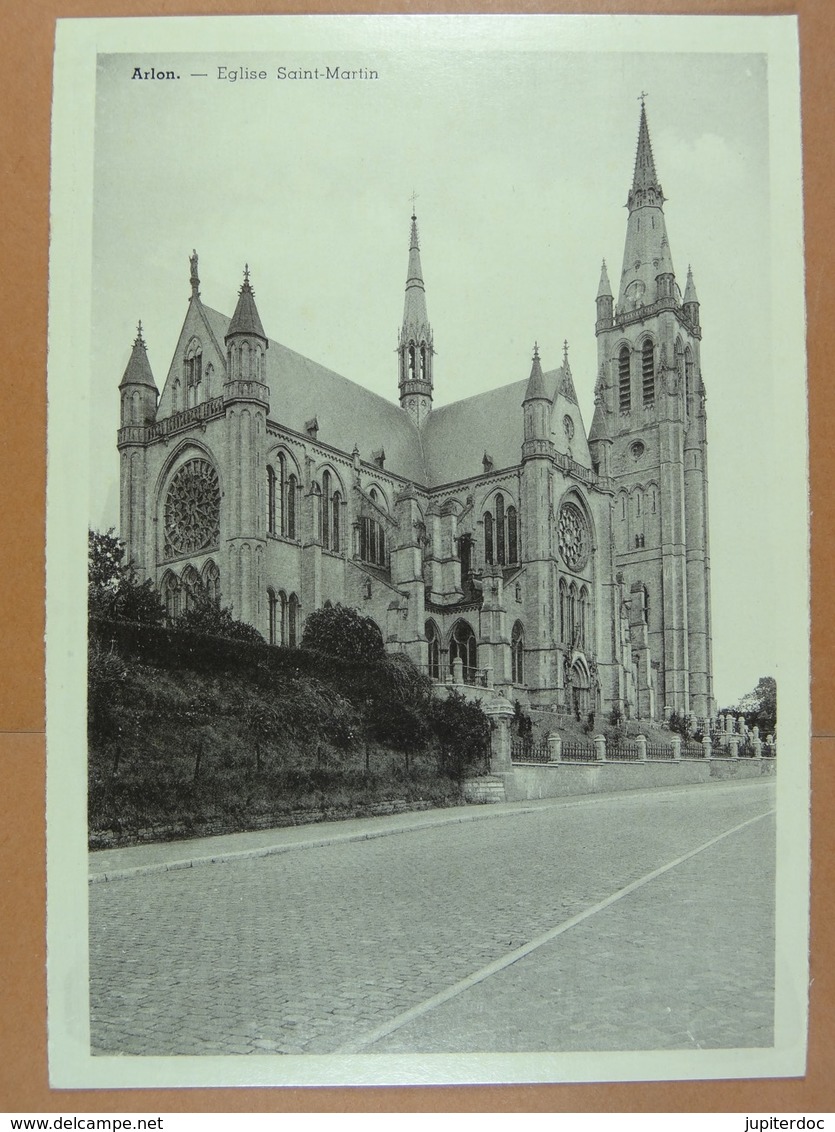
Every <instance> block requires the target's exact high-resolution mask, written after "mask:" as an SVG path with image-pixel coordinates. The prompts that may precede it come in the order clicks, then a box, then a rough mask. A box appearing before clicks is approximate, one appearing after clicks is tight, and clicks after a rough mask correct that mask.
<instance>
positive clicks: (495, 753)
mask: <svg viewBox="0 0 835 1132" xmlns="http://www.w3.org/2000/svg"><path fill="white" fill-rule="evenodd" d="M484 714H485V715H486V716H487V718H488V719H489V720H490V725H491V731H490V773H491V774H510V773H512V771H513V762H512V760H511V758H510V723H511V720H512V719H513V707H512V705H511V703H510V701H509V700H506V699H505V698H504V697H503V696H496V697H495V699H492V700H491V701H490V702H489V703H488V704H485V705H484Z"/></svg>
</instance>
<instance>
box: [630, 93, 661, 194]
mask: <svg viewBox="0 0 835 1132" xmlns="http://www.w3.org/2000/svg"><path fill="white" fill-rule="evenodd" d="M645 97H646V96H645V95H641V120H640V122H639V124H638V148H637V150H636V151H635V172H634V173H633V175H632V188H631V189H630V191H629V198H628V200H627V207H628V208H629V211H630V212H631V211H632V209H633V208H641V207H642V206H643V205H645V204H652V205H657V206H658V207H659V208H660V207H661V205H662V204H663V203H664V194H663V192H662V191H661V185H660V183H659V181H658V174H657V173H656V172H655V158H654V157H653V156H652V142H651V141H650V139H649V125H648V124H647V108H646V105H645V103H644V98H645Z"/></svg>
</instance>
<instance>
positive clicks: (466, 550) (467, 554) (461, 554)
mask: <svg viewBox="0 0 835 1132" xmlns="http://www.w3.org/2000/svg"><path fill="white" fill-rule="evenodd" d="M458 559H459V561H460V563H461V584H462V585H463V584H464V582H465V581H466V580H467V576H468V575H469V574H470V573H471V572H472V569H473V536H472V535H471V534H463V535H461V537H460V538H459V540H458Z"/></svg>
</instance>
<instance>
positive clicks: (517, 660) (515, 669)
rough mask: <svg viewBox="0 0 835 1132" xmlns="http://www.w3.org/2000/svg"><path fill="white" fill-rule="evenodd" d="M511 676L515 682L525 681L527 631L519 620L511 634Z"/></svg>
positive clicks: (521, 682) (522, 682)
mask: <svg viewBox="0 0 835 1132" xmlns="http://www.w3.org/2000/svg"><path fill="white" fill-rule="evenodd" d="M510 678H511V680H512V681H513V683H514V684H524V683H525V631H524V629H523V628H522V625H521V622H519V621H517V622H516V624H515V625H514V626H513V632H512V633H511V635H510Z"/></svg>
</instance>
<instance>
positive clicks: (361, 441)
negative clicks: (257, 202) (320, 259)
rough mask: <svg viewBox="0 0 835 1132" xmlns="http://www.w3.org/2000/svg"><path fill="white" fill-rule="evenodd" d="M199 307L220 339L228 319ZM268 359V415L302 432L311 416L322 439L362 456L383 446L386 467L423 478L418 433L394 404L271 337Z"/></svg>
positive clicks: (367, 457)
mask: <svg viewBox="0 0 835 1132" xmlns="http://www.w3.org/2000/svg"><path fill="white" fill-rule="evenodd" d="M203 309H204V311H205V314H206V318H207V321H208V322H209V325H210V326H211V329H212V333H213V334H214V335H215V337H217V338H219V339H220V340H221V341H223V338H224V337H225V336H226V335H227V334H229V333H230V331H229V323H230V320H229V319H228V318H226V316H225V315H222V314H220V312H219V311H215V310H212V309H211V308H210V307H205V306H204V308H203ZM266 361H267V385H268V386H269V387H270V419H271V420H274V421H276V423H278V424H282V425H286V427H287V428H290V429H292V430H293V431H294V432H298V433H301V434H304V433H305V431H306V425H307V422H308V421H310V420H312V419H313V418H314V417H315V418H316V419H317V421H318V423H319V430H318V434H317V439H318V440H319V441H320V442H321V443H323V444H328V445H330V446H331V447H333V448H337V449H339V451H340V452H344V453H345V454H346V455H348V454H350V453H351V452H352V451H353V448H354V445H355V444H356V446H357V448H358V449H359V452H360V455H361V457H362V458H363V459H364V460H370V459H371V454H372V452H375V451H377V450H378V449H380V448H385V452H386V464H385V470H386V471H387V472H393V473H394V474H395V475H400V476H404V477H405V478H407V479H410V480H413V481H414V482H415V483H419V484H425V483H426V467H425V464H424V460H423V449H422V445H421V439H420V435H419V433H418V430H417V428H416V427H415V425H414V423H413V421H412V418H411V417H410V416H409V414H408V413H407V412H405V411H404V410H403V409H401V408H400V407H399V406H398V405H394V404H392V402H391V401H387V400H386V399H385V398H384V397H380V396H379V395H378V394H376V393H372V392H371V391H370V390H369V389H365V388H363V386H361V385H357V384H356V383H355V382H353V381H349V380H348V378H346V377H342V376H341V375H340V374H338V373H334V371H333V370H330V369H327V367H325V366H322V365H319V364H318V362H314V361H312V360H311V359H310V358H306V357H304V355H303V354H298V353H296V351H295V350H291V349H290V348H289V347H287V346H283V345H282V344H281V343H280V342H276V341H274V340H273V339H270V341H269V349H268V350H267V353H266Z"/></svg>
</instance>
